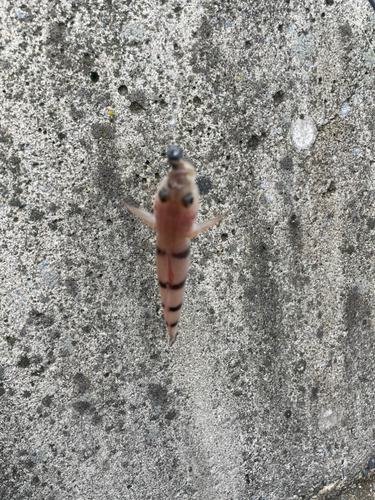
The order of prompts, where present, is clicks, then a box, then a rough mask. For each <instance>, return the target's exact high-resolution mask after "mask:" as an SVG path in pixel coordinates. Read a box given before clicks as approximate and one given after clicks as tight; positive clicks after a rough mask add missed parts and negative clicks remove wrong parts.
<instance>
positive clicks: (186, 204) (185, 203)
mask: <svg viewBox="0 0 375 500" xmlns="http://www.w3.org/2000/svg"><path fill="white" fill-rule="evenodd" d="M193 201H194V198H193V195H192V193H188V194H185V196H184V197H183V198H182V204H183V206H184V207H186V208H188V207H190V205H192V204H193Z"/></svg>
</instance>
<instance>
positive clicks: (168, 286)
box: [159, 278, 186, 290]
mask: <svg viewBox="0 0 375 500" xmlns="http://www.w3.org/2000/svg"><path fill="white" fill-rule="evenodd" d="M185 281H186V278H185V279H184V281H181V283H177V284H176V285H170V284H169V283H163V282H162V281H160V280H159V286H161V287H162V288H169V290H179V289H180V288H182V287H183V286H184V285H185Z"/></svg>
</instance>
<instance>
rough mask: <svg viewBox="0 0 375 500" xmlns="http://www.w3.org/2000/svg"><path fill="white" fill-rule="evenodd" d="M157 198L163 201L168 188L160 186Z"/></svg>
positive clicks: (166, 195) (165, 199) (165, 198)
mask: <svg viewBox="0 0 375 500" xmlns="http://www.w3.org/2000/svg"><path fill="white" fill-rule="evenodd" d="M159 198H160V201H162V202H163V203H164V202H165V201H167V200H168V189H167V188H166V187H163V188H161V190H160V191H159Z"/></svg>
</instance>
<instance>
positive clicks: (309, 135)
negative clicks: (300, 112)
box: [291, 116, 318, 150]
mask: <svg viewBox="0 0 375 500" xmlns="http://www.w3.org/2000/svg"><path fill="white" fill-rule="evenodd" d="M317 133H318V131H317V128H316V125H315V122H314V120H313V119H312V118H311V117H310V116H305V117H304V118H303V119H301V118H298V120H296V121H295V122H293V123H292V129H291V135H292V143H293V145H294V147H295V148H296V149H298V150H301V149H309V148H311V146H312V145H313V144H314V142H315V139H316V135H317Z"/></svg>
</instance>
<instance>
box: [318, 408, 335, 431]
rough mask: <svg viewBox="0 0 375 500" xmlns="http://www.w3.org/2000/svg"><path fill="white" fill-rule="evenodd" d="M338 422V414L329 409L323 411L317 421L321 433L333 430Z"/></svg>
mask: <svg viewBox="0 0 375 500" xmlns="http://www.w3.org/2000/svg"><path fill="white" fill-rule="evenodd" d="M339 421H340V414H339V412H337V411H335V410H332V409H331V408H329V409H328V410H324V411H323V412H322V413H321V415H320V417H319V420H318V427H319V430H321V431H322V432H325V431H329V430H330V429H333V427H335V426H336V425H337V424H338V423H339Z"/></svg>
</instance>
